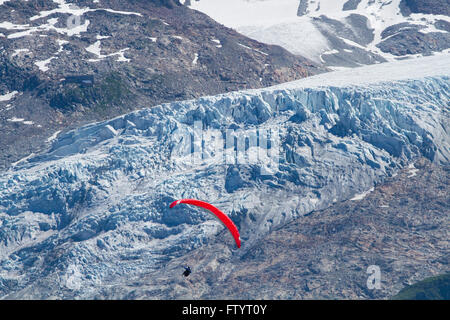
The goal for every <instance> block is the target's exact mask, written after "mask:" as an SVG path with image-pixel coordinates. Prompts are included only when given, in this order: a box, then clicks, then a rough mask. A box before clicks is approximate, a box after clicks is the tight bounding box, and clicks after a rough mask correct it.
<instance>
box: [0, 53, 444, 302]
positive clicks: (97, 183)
mask: <svg viewBox="0 0 450 320" xmlns="http://www.w3.org/2000/svg"><path fill="white" fill-rule="evenodd" d="M417 61H419V62H420V61H422V62H421V63H422V64H423V66H422V67H421V66H420V64H419V65H416V66H414V68H413V70H419V71H416V73H414V72H413V71H411V66H410V65H409V62H398V63H395V64H385V65H379V66H369V67H363V68H360V69H354V70H353V73H352V72H351V71H343V72H334V73H330V74H324V75H320V76H318V77H312V78H310V79H304V80H300V81H295V82H292V83H288V84H284V85H280V86H276V87H272V88H265V89H260V90H248V91H242V92H232V93H227V94H222V95H217V96H211V97H203V98H200V99H197V100H190V101H182V102H174V103H168V104H163V105H160V106H157V107H154V108H145V109H142V110H139V111H135V112H132V113H129V114H126V115H123V116H120V117H117V118H114V119H112V120H109V121H104V122H99V123H93V124H90V125H87V126H84V127H81V128H78V129H75V130H72V131H69V132H66V133H60V134H59V135H58V137H57V138H56V139H55V140H54V141H52V144H51V146H50V147H49V150H48V151H47V152H44V153H42V154H40V155H37V156H34V157H31V158H30V159H28V160H27V161H24V162H22V163H21V164H20V165H18V166H17V167H14V168H11V169H10V170H9V171H6V172H2V173H0V296H4V297H11V296H14V294H16V295H17V294H24V293H25V292H26V293H27V294H28V296H29V297H34V298H48V297H51V296H52V295H55V294H56V293H55V292H58V294H59V295H60V297H61V296H64V297H66V298H71V297H78V298H92V297H96V296H98V295H99V294H100V292H101V288H102V286H108V285H111V284H117V283H126V281H127V279H129V277H132V276H137V275H139V274H142V273H151V272H154V271H155V270H157V269H158V268H161V267H163V265H164V263H165V262H167V261H169V260H170V259H172V258H173V257H178V256H181V255H183V254H185V253H186V252H188V251H190V250H193V249H195V248H198V247H200V246H202V245H203V244H205V243H208V242H209V241H214V238H215V236H217V235H218V234H220V233H222V232H223V231H224V229H223V226H222V225H220V224H219V223H218V222H216V221H215V220H213V219H212V218H211V217H210V216H209V215H208V214H207V213H204V212H202V211H200V210H198V209H196V208H191V207H187V206H184V207H183V206H177V207H176V208H174V209H169V204H170V203H171V202H172V201H173V200H176V199H180V198H197V199H202V200H206V201H209V202H211V203H213V204H214V205H216V206H218V207H219V208H221V210H223V211H224V212H226V213H228V214H229V215H230V217H231V218H232V219H233V221H234V222H235V223H236V224H237V226H238V228H239V229H240V232H241V238H242V248H241V249H239V250H237V249H234V246H233V239H232V238H231V236H230V238H229V239H228V238H226V237H225V239H227V241H228V242H229V246H230V250H234V251H233V252H234V254H236V255H239V254H240V253H241V252H245V250H246V249H247V248H249V247H250V246H251V244H252V243H254V242H255V241H258V238H259V237H260V236H261V235H263V234H265V233H267V232H270V231H271V230H272V229H273V228H275V227H278V226H280V225H282V224H284V223H286V222H288V221H290V220H292V219H294V218H298V217H301V216H302V215H305V214H308V213H309V212H311V211H313V210H319V209H323V208H325V207H327V206H329V205H331V204H332V203H333V202H334V201H342V200H346V199H351V198H353V197H354V196H355V195H358V194H362V193H364V192H366V191H367V190H370V189H371V188H372V187H373V186H374V185H375V184H377V183H380V182H382V181H383V179H384V178H385V177H387V176H390V175H393V174H394V173H395V171H396V170H397V169H398V168H400V167H402V166H405V165H407V164H408V163H410V161H411V160H413V159H415V158H416V157H419V156H425V157H427V158H429V159H430V160H432V161H435V162H445V163H448V161H449V159H450V139H449V133H448V128H449V125H448V124H449V96H450V94H449V71H450V70H449V67H448V66H450V57H449V56H440V57H431V58H424V59H422V60H417ZM417 61H416V64H417V63H419V62H417ZM402 70H403V71H402ZM377 72H378V73H377ZM383 73H384V77H383V75H382V74H383ZM405 73H406V74H405ZM382 79H384V80H383V81H382ZM198 121H201V124H202V130H215V132H219V133H223V134H224V136H225V133H226V131H227V130H234V131H235V132H236V131H237V130H243V131H245V130H247V131H248V130H254V129H258V130H263V129H264V130H268V131H270V130H276V131H277V132H278V133H279V136H280V145H279V159H278V160H279V162H278V167H277V170H276V171H274V172H273V174H271V175H263V174H261V170H260V169H261V168H260V166H259V165H258V164H257V163H249V164H245V163H243V164H237V163H226V162H224V161H222V160H223V159H221V158H220V157H219V158H218V157H212V156H211V157H209V156H206V157H205V158H204V159H202V161H200V162H199V163H197V164H194V165H193V164H192V163H190V162H189V161H187V160H188V159H187V158H186V159H184V158H181V161H180V158H179V157H176V156H175V155H177V153H176V152H175V151H176V150H184V151H186V150H187V151H188V152H187V153H188V154H189V151H192V150H193V149H194V148H200V149H202V148H205V150H206V149H207V148H206V147H207V146H205V145H204V141H202V140H199V139H200V138H201V135H200V136H199V135H196V134H195V126H194V125H195V122H198ZM180 132H181V133H189V134H190V136H191V137H192V138H193V140H194V141H193V142H192V143H191V142H189V144H187V142H186V140H183V137H186V136H187V135H186V134H184V135H183V134H180ZM202 142H203V143H202ZM196 143H197V145H196ZM249 149H251V148H249ZM213 151H214V150H212V151H211V150H209V151H208V152H206V155H210V154H211V152H213ZM185 153H186V152H185ZM185 160H186V161H185ZM49 288H53V289H49ZM55 288H57V289H55ZM21 297H24V296H23V295H22V296H21Z"/></svg>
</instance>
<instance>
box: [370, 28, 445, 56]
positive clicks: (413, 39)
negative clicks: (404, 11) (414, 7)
mask: <svg viewBox="0 0 450 320" xmlns="http://www.w3.org/2000/svg"><path fill="white" fill-rule="evenodd" d="M378 47H379V48H380V49H381V50H383V51H384V52H389V53H391V54H393V55H396V56H404V55H408V54H423V55H430V54H432V52H434V51H442V50H445V49H448V48H450V33H442V32H430V33H422V32H420V31H419V29H418V28H416V27H414V26H411V27H408V28H407V29H403V30H402V31H401V32H397V33H394V34H393V35H392V36H390V37H389V38H388V39H386V40H384V41H382V42H381V43H380V44H379V45H378Z"/></svg>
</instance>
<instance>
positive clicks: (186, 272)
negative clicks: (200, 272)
mask: <svg viewBox="0 0 450 320" xmlns="http://www.w3.org/2000/svg"><path fill="white" fill-rule="evenodd" d="M191 272H192V271H191V268H190V267H189V266H187V267H184V272H183V276H185V277H187V276H189V275H190V274H191Z"/></svg>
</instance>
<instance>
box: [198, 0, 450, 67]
mask: <svg viewBox="0 0 450 320" xmlns="http://www.w3.org/2000/svg"><path fill="white" fill-rule="evenodd" d="M400 3H401V0H392V1H385V0H360V1H349V0H301V1H300V0H229V1H222V0H199V1H191V5H190V8H192V9H195V10H198V11H201V12H203V13H205V14H207V15H208V16H210V17H211V18H213V19H214V20H216V21H218V22H220V23H222V24H224V25H225V26H227V27H230V28H233V29H235V30H237V31H238V32H240V33H242V34H244V35H246V36H248V37H250V38H252V39H255V40H257V41H260V42H263V43H269V44H274V45H279V46H282V47H284V48H285V49H287V50H289V51H290V52H292V53H294V54H299V55H302V56H304V57H306V58H308V59H310V60H312V61H314V62H317V63H323V61H322V60H321V55H322V54H323V53H325V52H327V51H330V50H336V49H339V50H340V51H344V50H348V49H349V48H357V49H360V50H362V51H361V52H354V53H353V57H358V59H355V58H354V60H356V61H358V60H360V61H362V62H363V63H362V64H372V63H376V62H384V61H391V62H392V61H395V60H397V59H399V58H402V57H403V58H410V57H415V56H412V55H407V54H406V55H399V56H396V55H393V54H391V53H389V52H384V51H382V50H381V49H380V48H379V44H380V43H381V42H382V41H384V40H386V39H388V38H387V37H383V36H384V33H383V32H386V30H390V29H392V27H393V26H397V25H401V24H408V25H409V26H414V27H418V28H421V29H420V32H421V33H430V32H436V33H448V32H447V31H445V30H442V29H438V28H436V26H435V24H436V22H437V21H438V20H440V21H444V22H446V23H449V22H450V17H448V16H446V15H432V14H420V13H414V14H410V15H409V16H403V14H402V12H401V6H400ZM399 31H400V29H398V30H397V31H396V32H395V33H393V34H391V35H390V37H392V36H394V35H396V34H398V32H399ZM342 35H344V36H342ZM339 40H342V41H343V42H344V43H339V42H340V41H339ZM344 44H345V45H347V48H345V47H344V46H343V45H344ZM447 49H448V48H447ZM436 52H439V51H436ZM336 56H337V57H340V59H335V60H333V59H332V58H331V60H329V61H326V64H327V65H328V66H331V67H333V66H334V67H339V66H341V67H350V66H351V67H354V66H355V64H354V63H351V59H349V58H348V55H346V54H343V55H338V54H337V55H336ZM419 56H422V55H419ZM342 58H343V60H344V61H343V60H342Z"/></svg>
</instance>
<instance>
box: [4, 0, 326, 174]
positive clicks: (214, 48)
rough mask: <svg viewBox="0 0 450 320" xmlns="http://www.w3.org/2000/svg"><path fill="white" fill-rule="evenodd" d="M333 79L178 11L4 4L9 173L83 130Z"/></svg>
mask: <svg viewBox="0 0 450 320" xmlns="http://www.w3.org/2000/svg"><path fill="white" fill-rule="evenodd" d="M324 70H325V69H323V68H320V67H318V66H317V65H316V64H314V63H312V62H310V61H308V60H306V59H304V58H302V57H299V56H294V55H292V54H290V53H289V52H287V51H286V50H284V49H282V48H280V47H278V46H273V45H265V44H262V43H259V42H257V41H254V40H250V39H248V38H246V37H245V36H242V35H240V34H238V33H237V32H236V31H234V30H232V29H229V28H226V27H224V26H222V25H220V24H218V23H216V22H215V21H213V20H212V19H210V18H209V17H207V16H206V15H204V14H202V13H200V12H197V11H194V10H191V9H189V8H187V7H185V6H180V5H179V3H178V2H177V1H138V0H129V1H117V0H101V1H84V0H83V1H81V0H80V1H65V0H43V1H21V0H7V1H0V135H1V139H0V169H1V168H3V169H4V168H7V167H9V166H10V165H11V164H13V163H16V162H17V161H19V160H20V159H22V158H24V157H26V156H29V155H30V154H32V153H38V152H39V151H40V150H43V148H45V147H46V146H48V141H50V140H52V139H53V138H54V137H55V134H56V135H57V134H58V133H59V132H60V131H64V130H66V129H67V128H75V127H77V126H79V125H80V124H83V123H87V122H90V121H97V120H103V119H109V118H112V117H114V116H117V115H120V114H123V113H125V112H129V111H131V110H135V109H140V108H144V107H150V106H154V105H157V104H160V103H163V102H169V101H176V100H184V99H191V98H195V97H200V96H203V95H209V94H218V93H222V92H227V91H234V90H240V89H246V88H259V87H264V86H268V85H273V84H277V83H281V82H285V81H289V80H294V79H299V78H302V77H305V76H308V75H311V74H315V73H318V72H322V71H324ZM47 140H48V141H47Z"/></svg>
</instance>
